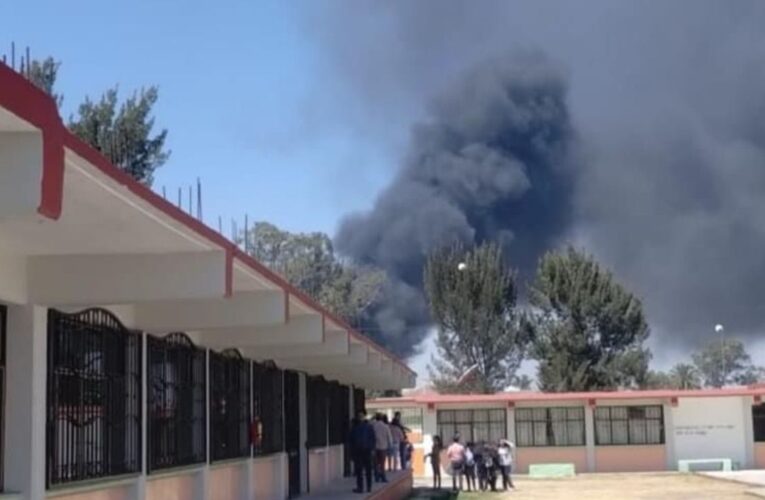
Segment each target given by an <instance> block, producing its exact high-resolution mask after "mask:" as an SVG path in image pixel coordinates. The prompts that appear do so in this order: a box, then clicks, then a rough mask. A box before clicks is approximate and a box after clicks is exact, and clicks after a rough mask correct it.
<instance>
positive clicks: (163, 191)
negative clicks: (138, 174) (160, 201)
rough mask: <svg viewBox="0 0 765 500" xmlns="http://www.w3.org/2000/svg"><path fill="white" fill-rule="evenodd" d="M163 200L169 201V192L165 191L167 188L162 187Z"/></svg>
mask: <svg viewBox="0 0 765 500" xmlns="http://www.w3.org/2000/svg"><path fill="white" fill-rule="evenodd" d="M162 198H164V199H167V191H166V190H165V186H162Z"/></svg>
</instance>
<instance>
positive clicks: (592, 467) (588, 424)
mask: <svg viewBox="0 0 765 500" xmlns="http://www.w3.org/2000/svg"><path fill="white" fill-rule="evenodd" d="M584 444H585V447H586V450H587V472H596V468H597V463H596V461H595V408H594V407H592V406H590V405H587V406H585V407H584Z"/></svg>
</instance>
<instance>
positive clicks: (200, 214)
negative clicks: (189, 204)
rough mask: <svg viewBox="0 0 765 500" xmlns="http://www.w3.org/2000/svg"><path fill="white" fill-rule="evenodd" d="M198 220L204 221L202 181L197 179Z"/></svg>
mask: <svg viewBox="0 0 765 500" xmlns="http://www.w3.org/2000/svg"><path fill="white" fill-rule="evenodd" d="M197 219H199V220H202V180H201V179H200V178H199V177H197Z"/></svg>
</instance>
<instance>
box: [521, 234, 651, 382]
mask: <svg viewBox="0 0 765 500" xmlns="http://www.w3.org/2000/svg"><path fill="white" fill-rule="evenodd" d="M530 302H531V306H532V307H533V311H534V327H535V337H534V356H535V357H536V359H537V360H538V361H539V368H538V376H537V381H538V384H539V386H540V388H541V389H542V390H545V391H588V390H599V389H615V388H619V387H633V386H636V385H638V384H640V383H641V382H642V381H643V380H644V379H645V377H646V374H647V369H648V361H649V360H650V357H651V356H650V353H649V351H648V349H647V348H645V347H644V346H643V343H644V341H645V340H646V339H647V338H648V335H649V329H648V325H647V323H646V319H645V316H644V314H643V307H642V304H641V302H640V300H638V299H637V298H636V297H635V296H634V295H633V294H631V293H630V292H628V291H627V290H626V289H625V288H624V287H623V286H622V285H620V284H619V283H617V282H616V281H615V280H614V277H613V276H612V274H611V273H610V272H609V271H607V270H605V269H603V268H602V267H601V266H600V265H599V264H598V263H597V262H596V261H595V260H594V259H593V257H591V256H590V255H587V254H584V253H582V252H579V251H577V250H575V249H574V248H572V247H569V248H567V249H566V250H564V251H560V252H549V253H547V254H546V255H545V256H544V257H542V259H541V261H540V263H539V268H538V270H537V276H536V280H535V282H534V284H533V286H532V287H531V290H530Z"/></svg>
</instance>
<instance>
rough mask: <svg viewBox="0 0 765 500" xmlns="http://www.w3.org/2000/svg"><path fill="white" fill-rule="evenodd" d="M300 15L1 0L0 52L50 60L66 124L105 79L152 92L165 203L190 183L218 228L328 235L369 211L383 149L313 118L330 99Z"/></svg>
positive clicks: (230, 4)
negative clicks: (355, 213)
mask: <svg viewBox="0 0 765 500" xmlns="http://www.w3.org/2000/svg"><path fill="white" fill-rule="evenodd" d="M299 8H300V7H299V5H298V4H297V3H292V2H280V1H257V2H253V1H230V0H226V1H225V2H204V1H164V0H160V1H131V2H96V1H79V0H74V1H67V2H59V1H55V0H52V1H30V2H7V3H5V5H3V7H2V21H1V23H2V28H3V29H2V31H0V53H6V54H10V44H11V42H15V44H16V47H17V54H18V53H19V52H21V50H22V48H23V47H26V46H29V47H30V50H31V52H32V56H33V57H44V56H48V55H51V56H53V57H54V58H56V59H57V60H59V61H61V63H62V64H61V68H60V70H59V78H58V83H57V86H58V89H59V92H61V93H63V94H64V105H63V114H64V117H67V116H68V115H69V114H70V113H71V112H72V111H73V109H74V108H75V106H76V105H77V104H78V103H80V102H81V101H82V100H83V99H84V97H85V96H90V97H92V98H97V97H98V96H100V94H101V93H102V92H103V91H104V90H105V89H106V88H108V87H110V86H113V85H115V84H119V88H120V91H121V92H122V93H123V94H127V93H130V92H132V91H134V90H135V89H138V88H140V87H141V86H145V85H158V86H159V89H160V98H159V101H158V103H157V105H156V107H155V110H156V112H155V116H156V126H157V127H158V128H159V127H163V128H167V129H168V130H169V135H168V140H167V145H168V147H169V148H170V149H171V150H172V155H171V157H170V159H169V161H168V162H167V163H166V164H165V165H164V166H163V167H162V168H160V169H159V170H158V171H157V173H156V178H155V182H154V188H155V190H157V191H161V189H162V187H163V186H164V187H165V188H166V190H167V192H168V193H169V194H168V197H171V199H173V200H175V199H176V198H177V189H178V187H184V189H187V187H188V186H189V185H191V184H195V183H196V179H197V178H200V179H201V181H202V187H203V215H204V218H205V219H206V221H207V222H208V223H209V224H211V225H213V226H217V224H218V222H217V220H218V217H219V216H221V217H222V218H223V220H224V228H225V230H226V231H228V230H229V229H228V228H230V220H231V218H236V219H237V220H238V221H239V222H238V225H239V227H241V225H242V223H243V220H244V214H245V213H247V214H248V215H249V217H250V220H267V221H270V222H273V223H275V224H277V225H278V226H280V227H284V228H286V229H289V230H301V231H307V230H320V231H325V232H328V233H330V234H331V233H333V232H334V230H335V227H336V225H337V222H338V220H339V218H340V216H341V214H344V213H347V212H348V211H351V210H358V209H363V208H366V207H368V206H369V204H370V202H371V200H372V199H373V196H374V194H375V193H376V192H377V190H379V189H380V186H381V185H382V184H384V183H385V181H386V180H387V178H388V177H389V175H390V169H386V168H381V166H382V165H383V164H384V163H385V162H386V155H387V154H389V153H387V152H386V151H384V150H383V149H382V148H381V146H380V144H378V143H376V142H374V141H373V140H371V139H369V138H364V137H360V136H359V135H358V134H354V133H352V131H351V130H350V129H349V125H348V124H345V123H342V122H335V121H332V120H326V119H322V120H321V123H320V124H319V123H317V120H319V119H321V118H320V116H319V114H320V110H319V109H317V104H316V101H317V99H316V96H317V94H320V93H323V92H328V91H331V90H330V89H331V88H333V85H332V83H331V81H330V80H331V78H332V75H331V74H329V73H328V72H327V71H323V70H322V63H321V54H319V53H317V51H316V50H315V48H314V44H312V43H311V41H310V39H309V38H308V37H307V34H306V32H305V29H304V24H303V23H302V17H301V15H300V14H299V12H298V11H297V10H296V9H299ZM64 19H65V20H66V21H65V22H63V20H64ZM298 138H299V139H298ZM365 141H367V142H368V143H367V144H365ZM362 162H363V168H361V166H360V163H362ZM170 194H172V196H170ZM187 196H188V195H187V193H186V192H185V191H184V194H183V200H184V201H183V203H184V204H187V201H186V200H187Z"/></svg>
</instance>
